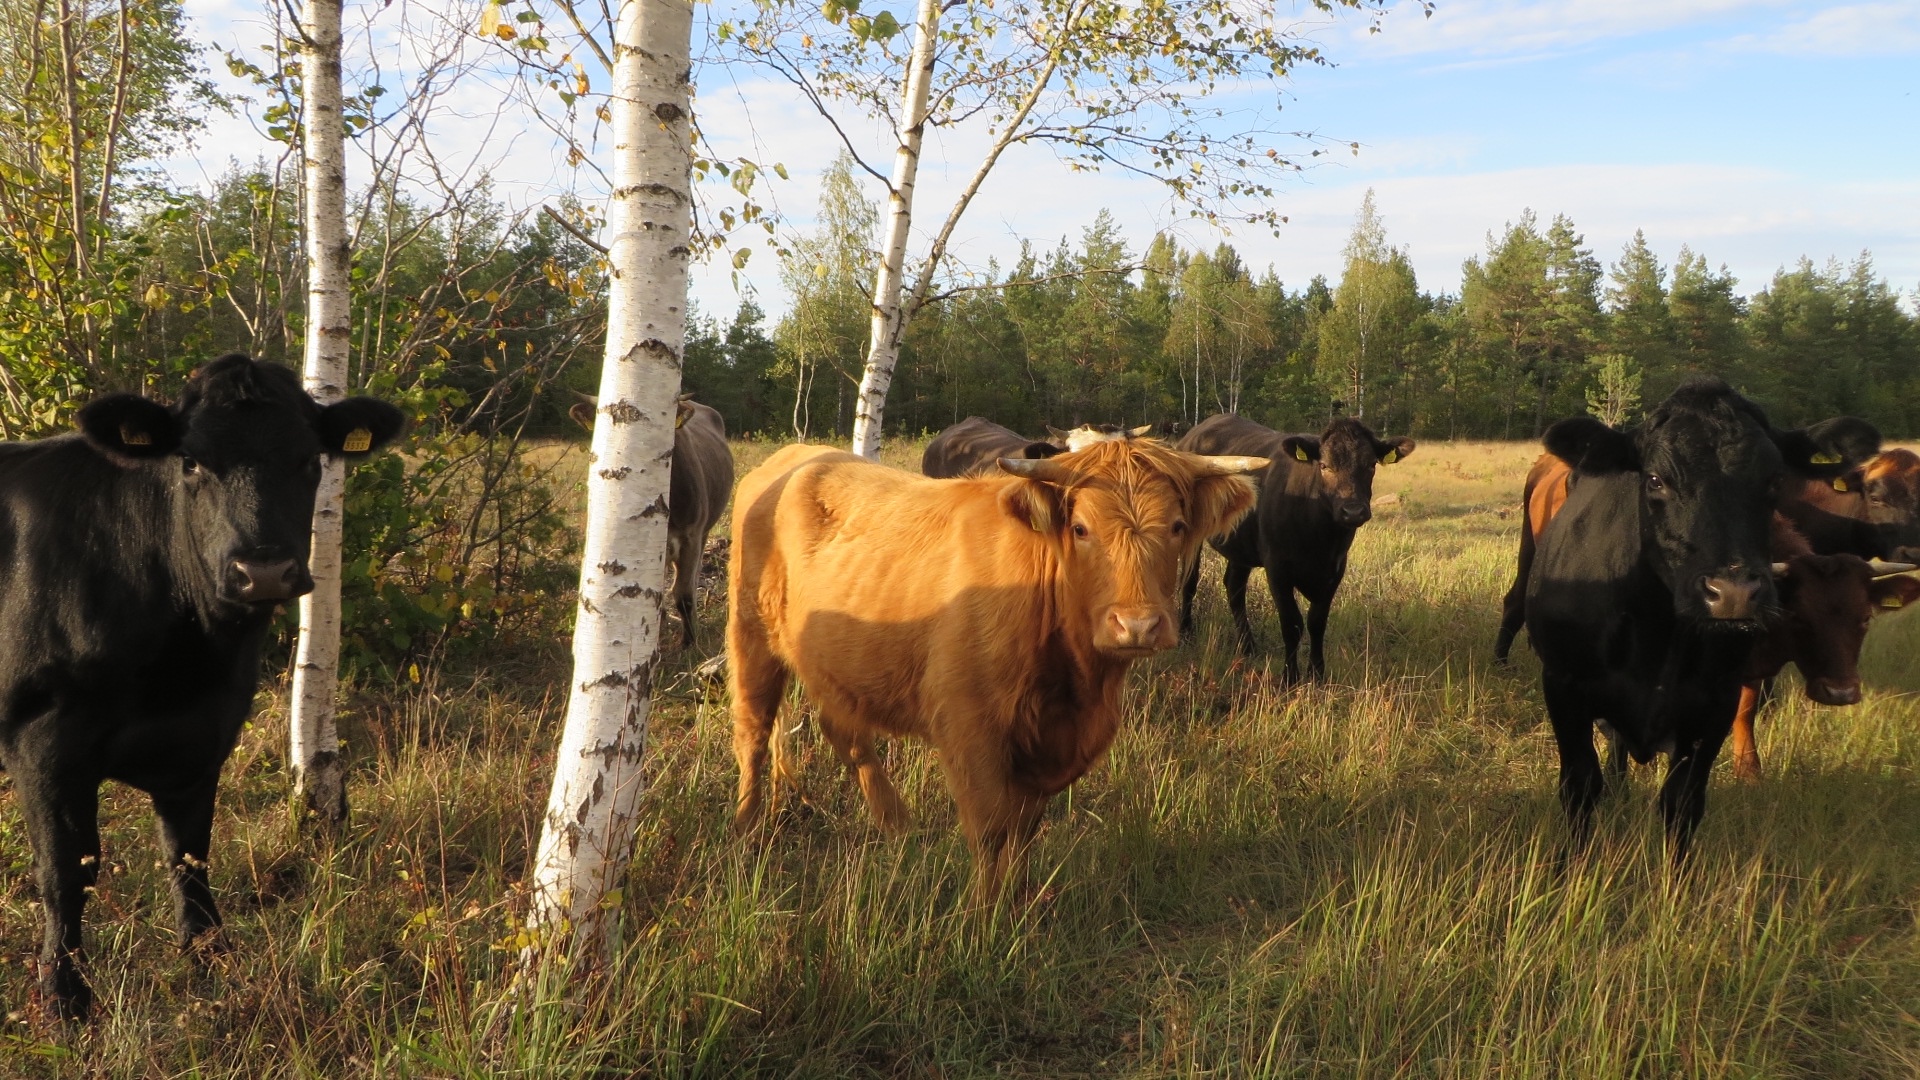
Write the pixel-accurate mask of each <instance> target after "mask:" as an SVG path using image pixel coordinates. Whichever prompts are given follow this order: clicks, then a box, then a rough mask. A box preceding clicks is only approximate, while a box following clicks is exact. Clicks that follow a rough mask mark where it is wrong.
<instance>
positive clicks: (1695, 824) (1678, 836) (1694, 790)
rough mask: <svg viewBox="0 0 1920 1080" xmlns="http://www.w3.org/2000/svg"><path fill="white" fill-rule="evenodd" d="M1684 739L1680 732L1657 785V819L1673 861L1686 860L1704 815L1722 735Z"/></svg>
mask: <svg viewBox="0 0 1920 1080" xmlns="http://www.w3.org/2000/svg"><path fill="white" fill-rule="evenodd" d="M1692 734H1693V735H1695V736H1696V737H1694V738H1691V739H1688V738H1687V737H1686V735H1685V734H1684V733H1683V734H1682V735H1681V737H1680V739H1679V740H1678V742H1679V746H1678V748H1677V749H1676V750H1675V751H1674V754H1673V756H1672V758H1671V759H1669V764H1668V765H1667V781H1666V783H1664V784H1662V785H1660V816H1661V817H1662V818H1664V819H1665V821H1666V824H1667V843H1668V845H1669V850H1671V851H1672V853H1673V861H1674V862H1675V863H1682V862H1685V861H1686V858H1687V849H1688V848H1690V847H1691V846H1692V845H1693V831H1694V830H1695V829H1697V828H1699V826H1700V819H1701V818H1702V817H1703V816H1705V815H1706V812H1707V778H1708V777H1709V776H1711V775H1712V773H1713V759H1714V758H1716V757H1718V756H1719V755H1720V744H1721V743H1722V742H1723V741H1725V739H1726V735H1725V734H1724V732H1723V733H1722V734H1718V735H1714V734H1706V735H1701V734H1700V732H1699V731H1698V730H1697V729H1696V731H1695V732H1693V733H1692Z"/></svg>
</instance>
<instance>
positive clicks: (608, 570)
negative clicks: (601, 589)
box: [600, 559, 627, 577]
mask: <svg viewBox="0 0 1920 1080" xmlns="http://www.w3.org/2000/svg"><path fill="white" fill-rule="evenodd" d="M600 572H601V573H603V574H606V575H607V576H608V577H619V576H620V575H621V574H624V573H626V572H627V564H626V563H623V562H616V561H614V560H612V559H609V560H607V561H606V562H603V563H601V564H600Z"/></svg>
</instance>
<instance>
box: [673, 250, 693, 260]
mask: <svg viewBox="0 0 1920 1080" xmlns="http://www.w3.org/2000/svg"><path fill="white" fill-rule="evenodd" d="M667 254H669V255H671V256H673V257H674V258H676V259H684V258H686V257H687V256H689V255H691V254H693V252H692V251H690V250H688V249H687V248H685V247H670V248H668V249H667Z"/></svg>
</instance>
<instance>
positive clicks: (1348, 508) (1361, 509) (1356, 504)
mask: <svg viewBox="0 0 1920 1080" xmlns="http://www.w3.org/2000/svg"><path fill="white" fill-rule="evenodd" d="M1333 520H1334V521H1336V522H1339V523H1340V524H1341V525H1344V526H1346V527H1347V528H1349V529H1357V528H1359V527H1360V526H1362V525H1365V524H1366V523H1367V522H1369V521H1372V520H1373V507H1371V506H1368V505H1367V503H1366V500H1364V499H1349V500H1348V501H1346V502H1343V503H1340V504H1339V505H1337V506H1335V507H1334V508H1333Z"/></svg>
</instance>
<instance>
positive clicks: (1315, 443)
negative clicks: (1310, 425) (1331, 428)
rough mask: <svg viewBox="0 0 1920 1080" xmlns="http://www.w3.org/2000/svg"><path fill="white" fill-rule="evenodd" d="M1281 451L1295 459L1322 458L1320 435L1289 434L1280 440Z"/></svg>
mask: <svg viewBox="0 0 1920 1080" xmlns="http://www.w3.org/2000/svg"><path fill="white" fill-rule="evenodd" d="M1280 452H1281V453H1282V454H1284V455H1286V456H1287V457H1290V458H1292V459H1293V460H1295V461H1319V460H1320V436H1318V435H1289V436H1287V437H1286V438H1284V439H1281V440H1280Z"/></svg>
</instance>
